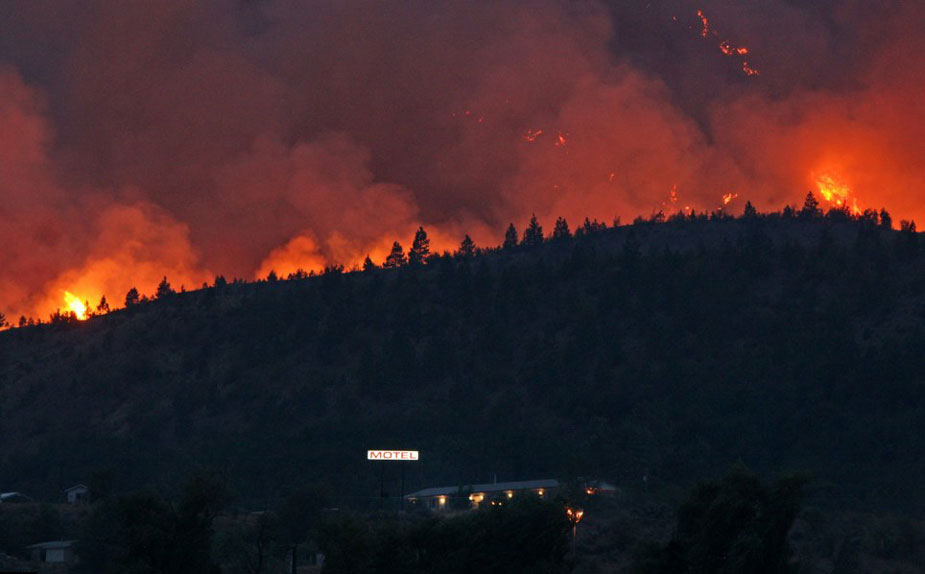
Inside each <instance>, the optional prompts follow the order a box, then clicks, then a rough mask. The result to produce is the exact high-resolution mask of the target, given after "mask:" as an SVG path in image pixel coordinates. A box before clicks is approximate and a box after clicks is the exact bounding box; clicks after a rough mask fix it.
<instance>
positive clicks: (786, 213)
mask: <svg viewBox="0 0 925 574" xmlns="http://www.w3.org/2000/svg"><path fill="white" fill-rule="evenodd" d="M795 216H796V214H795V213H794V210H793V208H792V207H790V204H789V203H788V204H787V205H785V206H784V210H783V211H782V212H781V217H783V218H784V219H793V218H794V217H795Z"/></svg>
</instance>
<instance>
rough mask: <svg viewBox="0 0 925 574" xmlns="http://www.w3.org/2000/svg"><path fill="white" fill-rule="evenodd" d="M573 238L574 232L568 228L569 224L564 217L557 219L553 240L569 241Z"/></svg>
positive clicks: (553, 230)
mask: <svg viewBox="0 0 925 574" xmlns="http://www.w3.org/2000/svg"><path fill="white" fill-rule="evenodd" d="M571 236H572V232H571V230H570V229H569V227H568V222H567V221H566V220H565V218H564V217H559V218H558V219H556V226H555V227H553V229H552V238H553V239H568V238H569V237H571Z"/></svg>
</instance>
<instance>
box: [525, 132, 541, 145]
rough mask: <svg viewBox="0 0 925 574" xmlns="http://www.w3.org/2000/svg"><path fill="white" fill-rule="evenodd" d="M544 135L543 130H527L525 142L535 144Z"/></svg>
mask: <svg viewBox="0 0 925 574" xmlns="http://www.w3.org/2000/svg"><path fill="white" fill-rule="evenodd" d="M541 135H543V130H527V133H525V134H524V141H527V142H531V143H532V142H535V141H536V138H538V137H540V136H541Z"/></svg>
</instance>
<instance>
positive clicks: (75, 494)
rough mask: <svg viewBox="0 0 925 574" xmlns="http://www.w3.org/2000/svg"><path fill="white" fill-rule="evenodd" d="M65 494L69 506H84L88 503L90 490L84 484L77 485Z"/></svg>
mask: <svg viewBox="0 0 925 574" xmlns="http://www.w3.org/2000/svg"><path fill="white" fill-rule="evenodd" d="M64 492H65V494H67V503H68V504H82V503H84V502H87V498H88V494H89V492H90V489H89V488H87V486H86V485H83V484H75V485H74V486H72V487H70V488H68V489H66V490H65V491H64Z"/></svg>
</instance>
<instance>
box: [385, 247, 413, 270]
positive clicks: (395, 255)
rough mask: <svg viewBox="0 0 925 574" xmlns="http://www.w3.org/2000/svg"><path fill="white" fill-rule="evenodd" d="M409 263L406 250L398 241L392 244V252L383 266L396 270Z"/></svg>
mask: <svg viewBox="0 0 925 574" xmlns="http://www.w3.org/2000/svg"><path fill="white" fill-rule="evenodd" d="M407 262H408V260H407V259H406V258H405V250H404V248H402V246H401V243H399V242H397V241H396V242H395V243H393V244H392V251H390V252H389V254H388V256H386V258H385V263H383V264H382V266H383V267H384V268H386V269H394V268H396V267H401V266H402V265H404V264H405V263H407Z"/></svg>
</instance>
